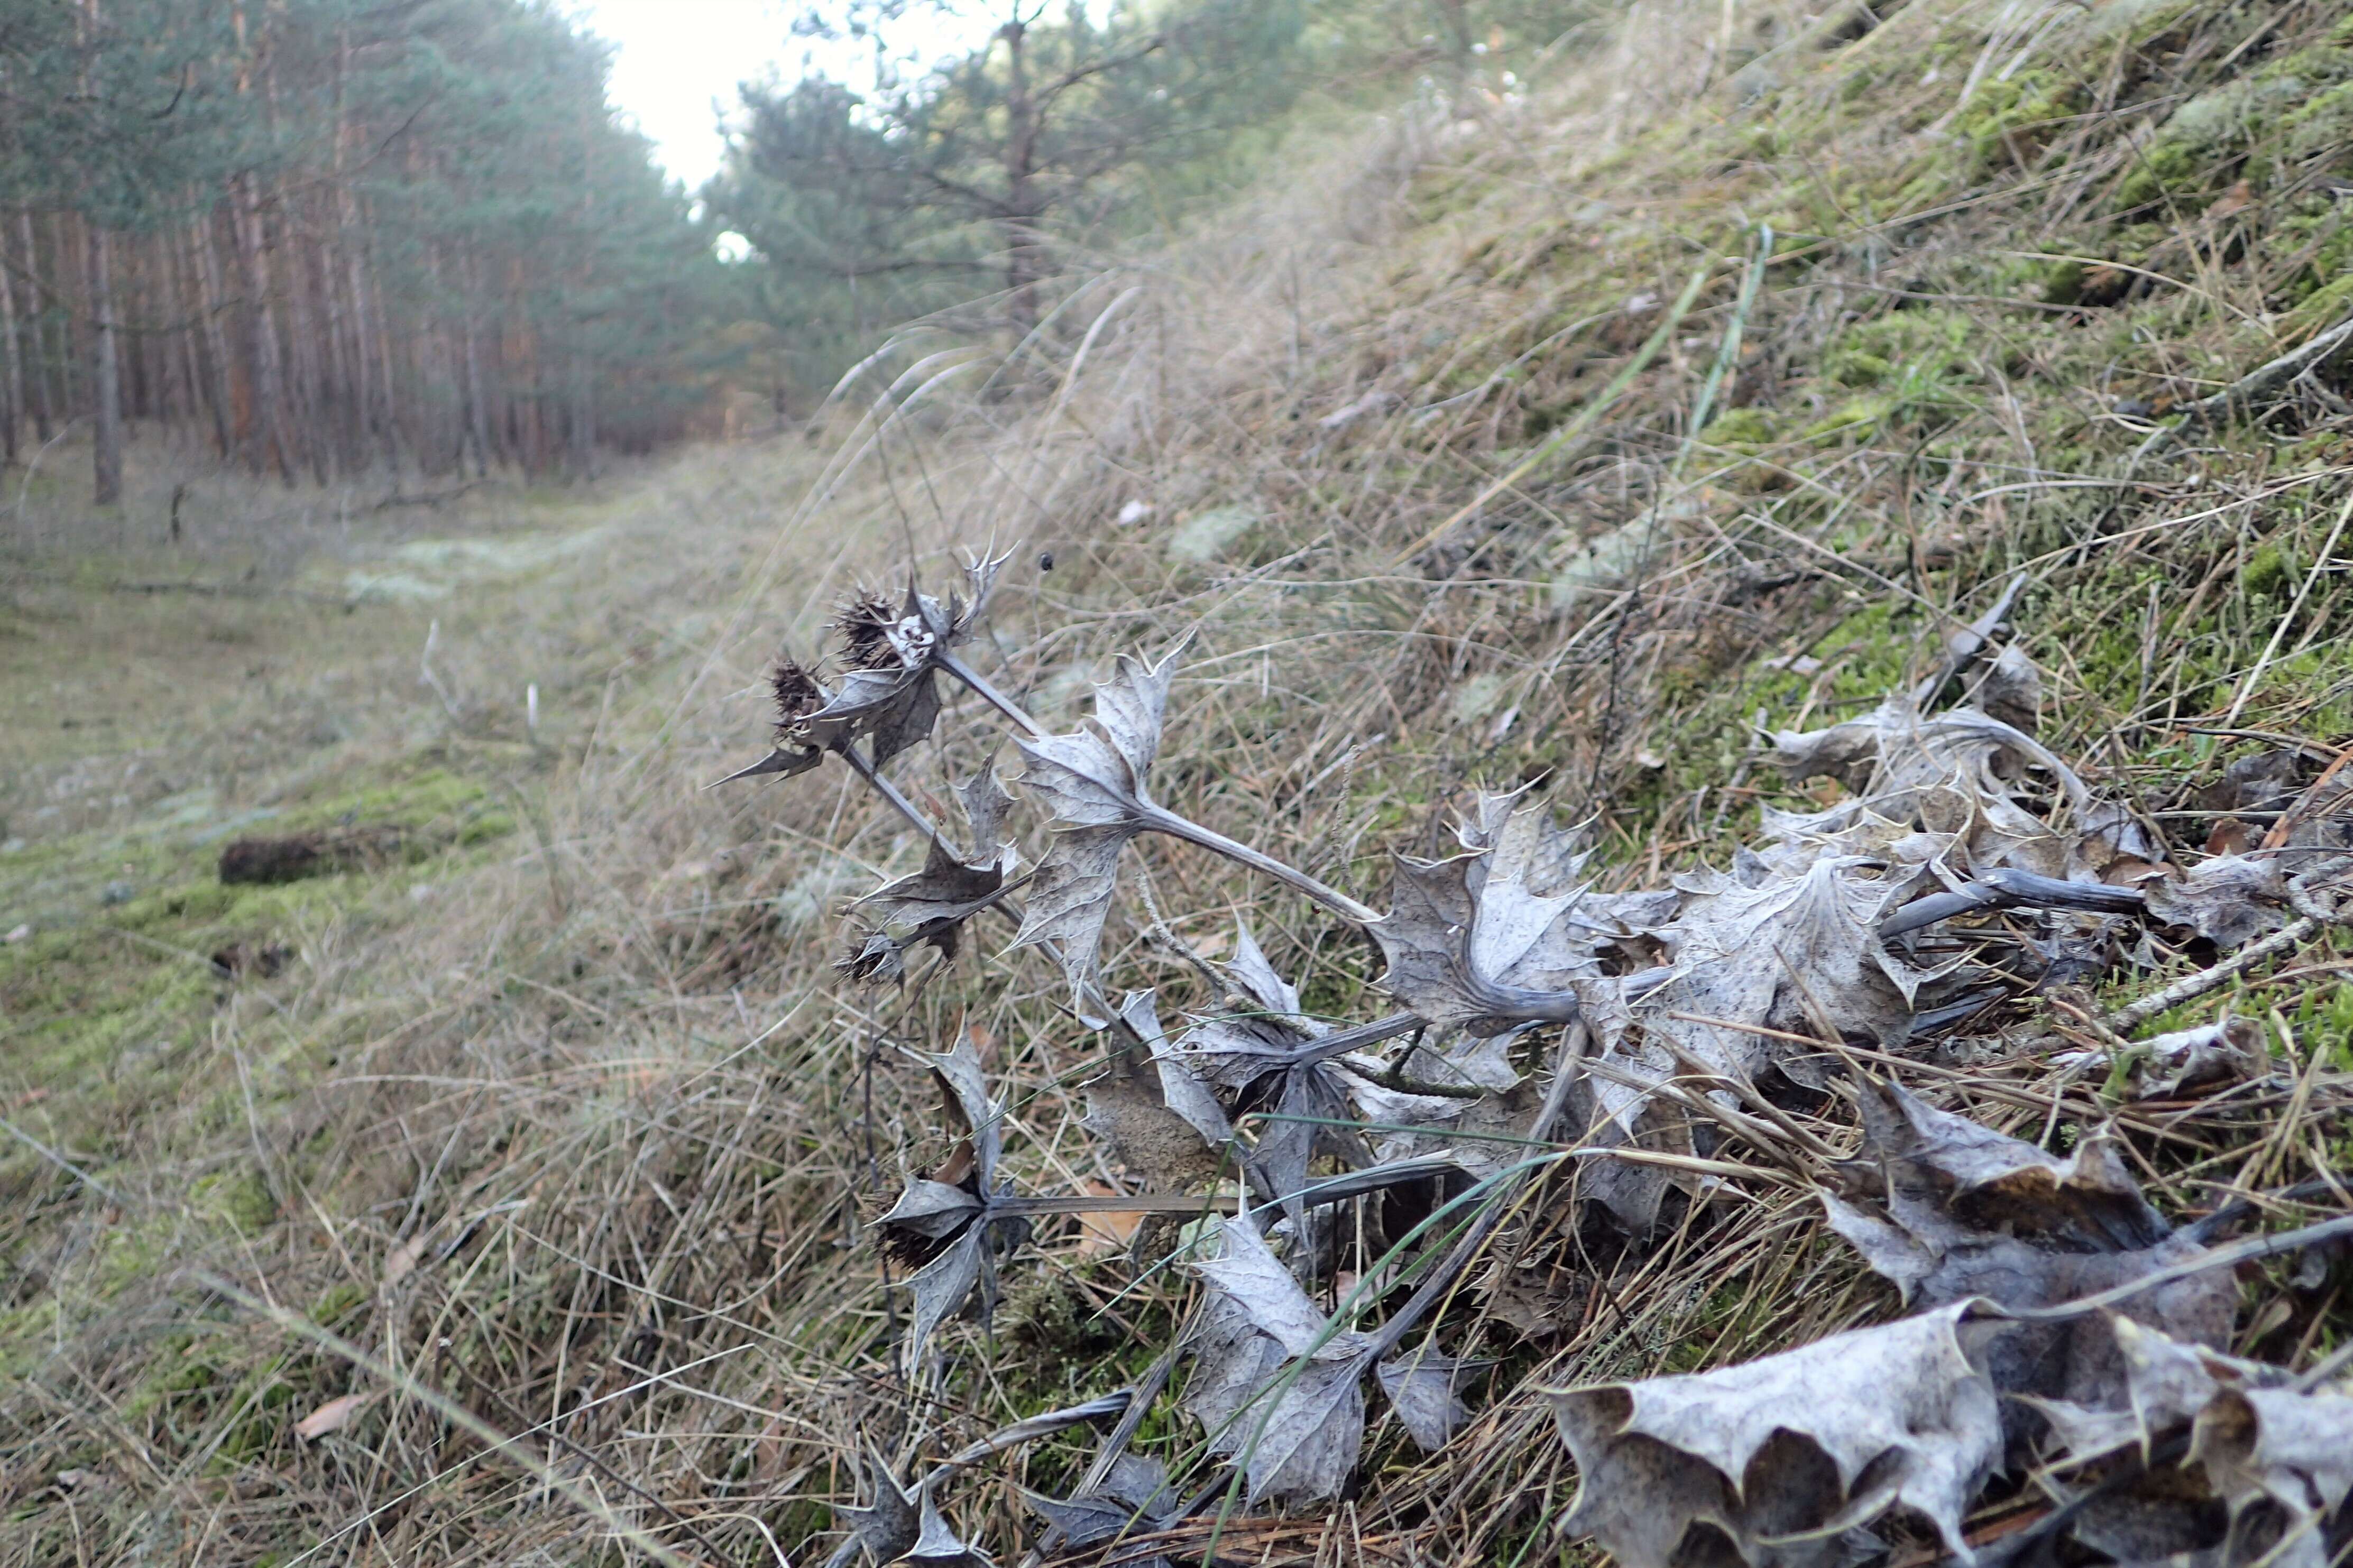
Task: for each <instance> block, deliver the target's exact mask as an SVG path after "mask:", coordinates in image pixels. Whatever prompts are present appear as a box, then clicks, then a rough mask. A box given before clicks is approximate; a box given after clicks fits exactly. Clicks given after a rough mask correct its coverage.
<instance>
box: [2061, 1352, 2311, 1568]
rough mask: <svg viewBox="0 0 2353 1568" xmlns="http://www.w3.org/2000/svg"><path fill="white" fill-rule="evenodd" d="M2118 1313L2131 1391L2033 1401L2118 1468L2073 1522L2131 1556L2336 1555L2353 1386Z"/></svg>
mask: <svg viewBox="0 0 2353 1568" xmlns="http://www.w3.org/2000/svg"><path fill="white" fill-rule="evenodd" d="M2109 1327H2110V1331H2111V1332H2112V1333H2113V1334H2114V1336H2115V1339H2116V1344H2117V1346H2118V1349H2119V1351H2120V1352H2121V1354H2122V1358H2123V1361H2124V1364H2125V1367H2126V1388H2125V1394H2124V1397H2123V1398H2122V1399H2121V1400H2120V1401H2118V1402H2116V1403H2115V1404H2113V1405H2102V1406H2087V1405H2080V1404H2075V1403H2072V1402H2069V1401H2064V1400H2038V1401H2033V1402H2032V1403H2033V1405H2035V1407H2036V1408H2037V1409H2038V1410H2039V1411H2040V1412H2041V1413H2042V1415H2043V1416H2044V1417H2045V1419H2046V1420H2047V1421H2048V1422H2049V1424H2050V1434H2051V1442H2052V1445H2053V1446H2054V1447H2056V1449H2057V1450H2058V1451H2059V1452H2060V1453H2061V1454H2063V1455H2064V1456H2065V1458H2066V1459H2067V1461H2068V1462H2069V1463H2070V1464H2071V1465H2073V1466H2076V1467H2079V1468H2080V1467H2086V1466H2088V1467H2091V1470H2090V1471H2089V1472H2088V1473H2092V1474H2100V1473H2105V1474H2106V1475H2107V1476H2109V1477H2110V1478H2111V1479H2109V1480H2108V1482H2107V1483H2106V1486H2105V1488H2104V1490H2105V1492H2106V1493H2107V1494H2108V1495H2106V1496H2104V1497H2101V1498H2098V1499H2097V1500H2096V1501H2097V1503H2098V1504H2099V1506H2097V1507H2094V1508H2091V1509H2087V1510H2084V1511H2083V1512H2082V1514H2081V1516H2080V1517H2078V1518H2076V1519H2074V1520H2073V1521H2071V1522H2070V1524H2069V1527H2068V1533H2069V1535H2070V1536H2071V1537H2072V1538H2073V1540H2074V1541H2075V1542H2078V1543H2080V1544H2081V1545H2083V1546H2084V1547H2088V1548H2089V1549H2091V1550H2092V1551H2094V1552H2101V1553H2104V1554H2106V1555H2110V1556H2115V1557H2118V1558H2119V1559H2120V1560H2125V1561H2153V1560H2156V1559H2157V1558H2160V1557H2168V1556H2186V1555H2188V1554H2190V1553H2193V1552H2194V1553H2196V1554H2197V1555H2198V1558H2199V1560H2200V1561H2205V1562H2212V1563H2256V1562H2263V1563H2275V1564H2295V1565H2296V1568H2325V1565H2326V1564H2327V1563H2330V1562H2332V1561H2334V1560H2335V1559H2336V1558H2337V1554H2338V1553H2339V1552H2342V1551H2343V1550H2344V1549H2345V1547H2346V1545H2347V1544H2348V1534H2353V1517H2348V1513H2347V1510H2346V1507H2345V1503H2346V1498H2347V1495H2348V1492H2353V1395H2349V1394H2346V1393H2343V1392H2339V1391H2336V1390H2331V1389H2326V1388H2321V1389H2308V1388H2306V1387H2303V1386H2302V1385H2301V1384H2299V1382H2298V1380H2296V1379H2295V1377H2294V1376H2293V1375H2292V1374H2290V1373H2288V1372H2287V1371H2286V1370H2285V1369H2284V1368H2281V1367H2274V1366H2266V1365H2263V1364H2262V1363H2256V1362H2249V1361H2242V1360H2241V1359H2239V1358H2238V1357H2236V1356H2229V1355H2224V1354H2221V1352H2216V1351H2213V1350H2211V1349H2207V1348H2205V1347H2203V1346H2200V1345H2196V1344H2188V1343H2184V1342H2180V1341H2179V1340H2176V1339H2173V1338H2171V1337H2170V1336H2168V1335H2167V1334H2165V1333H2163V1332H2161V1331H2158V1330H2157V1329H2154V1328H2150V1327H2147V1326H2145V1325H2143V1324H2140V1323H2137V1322H2134V1321H2131V1320H2129V1319H2125V1318H2116V1319H2114V1320H2112V1321H2111V1322H2110V1325H2109ZM2185 1439H2186V1441H2185ZM2119 1482H2122V1483H2124V1484H2122V1485H2119V1484H2118V1483H2119ZM2201 1504H2204V1505H2207V1506H2205V1507H2201V1506H2200V1505H2201ZM2211 1505H2220V1507H2219V1511H2220V1512H2221V1515H2222V1518H2223V1520H2224V1521H2225V1522H2224V1525H2223V1528H2222V1531H2221V1536H2220V1539H2217V1532H2216V1531H2215V1529H2214V1526H2213V1524H2212V1523H2211V1517H2210V1516H2211V1512H2212V1511H2215V1510H2213V1508H2212V1506H2211Z"/></svg>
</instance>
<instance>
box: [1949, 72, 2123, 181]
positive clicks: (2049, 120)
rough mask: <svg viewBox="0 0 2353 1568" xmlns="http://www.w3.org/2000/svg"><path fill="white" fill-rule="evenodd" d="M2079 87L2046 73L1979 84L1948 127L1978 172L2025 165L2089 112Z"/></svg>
mask: <svg viewBox="0 0 2353 1568" xmlns="http://www.w3.org/2000/svg"><path fill="white" fill-rule="evenodd" d="M2090 101H2091V95H2090V93H2089V92H2088V91H2087V90H2086V89H2084V86H2083V84H2081V83H2080V82H2076V81H2072V80H2063V79H2060V78H2059V77H2058V76H2057V75H2056V74H2055V73H2053V72H2052V71H2048V70H2025V71H2021V72H2019V73H2018V74H2017V75H2015V76H2012V77H2010V78H2007V79H2000V78H1997V79H1994V80H1991V81H1985V82H1980V83H1979V84H1978V89H1977V91H1976V92H1975V93H1974V94H1972V95H1971V97H1970V99H1969V101H1968V104H1967V105H1966V106H1964V107H1963V109H1962V110H1961V112H1960V114H1959V115H1958V116H1957V118H1956V119H1955V121H1954V122H1953V129H1954V131H1955V132H1957V133H1958V134H1959V135H1960V137H1961V138H1962V139H1963V140H1964V141H1965V142H1968V148H1969V153H1970V156H1971V158H1972V160H1973V161H1974V163H1975V165H1976V168H1977V169H1978V171H1986V170H1992V169H2001V168H2008V167H2010V166H2011V165H2013V164H2023V163H2033V162H2034V161H2035V160H2036V158H2038V157H2039V156H2040V155H2041V153H2042V150H2043V148H2044V146H2045V145H2046V144H2047V143H2048V142H2049V141H2050V139H2051V137H2052V135H2053V134H2054V133H2055V132H2057V131H2058V129H2059V128H2060V127H2061V126H2062V125H2063V124H2064V123H2065V122H2066V121H2069V120H2071V119H2073V117H2074V116H2076V115H2078V114H2081V113H2083V112H2084V110H2085V109H2087V108H2088V107H2089V106H2090Z"/></svg>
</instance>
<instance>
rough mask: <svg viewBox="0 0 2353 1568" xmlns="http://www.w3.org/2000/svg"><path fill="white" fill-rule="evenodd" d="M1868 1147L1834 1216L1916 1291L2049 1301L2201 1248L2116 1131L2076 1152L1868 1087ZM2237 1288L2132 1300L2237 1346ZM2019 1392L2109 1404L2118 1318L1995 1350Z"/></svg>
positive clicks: (2203, 1338) (2031, 1334)
mask: <svg viewBox="0 0 2353 1568" xmlns="http://www.w3.org/2000/svg"><path fill="white" fill-rule="evenodd" d="M1862 1088H1863V1092H1862V1096H1861V1104H1862V1119H1863V1138H1864V1147H1863V1156H1862V1158H1860V1159H1857V1160H1855V1161H1853V1162H1852V1163H1850V1164H1849V1165H1847V1166H1846V1167H1845V1168H1844V1169H1843V1171H1842V1172H1841V1176H1842V1178H1843V1180H1844V1183H1845V1187H1846V1190H1845V1192H1844V1193H1843V1194H1835V1193H1830V1192H1824V1193H1822V1194H1820V1197H1821V1201H1822V1205H1823V1207H1824V1208H1825V1209H1826V1210H1827V1211H1828V1213H1829V1216H1830V1222H1831V1228H1832V1229H1833V1230H1835V1231H1837V1232H1838V1233H1839V1235H1840V1236H1841V1237H1845V1238H1846V1240H1847V1241H1848V1242H1849V1243H1850V1244H1852V1246H1853V1247H1855V1249H1856V1250H1857V1251H1858V1252H1860V1253H1862V1257H1863V1260H1864V1261H1865V1262H1866V1263H1868V1264H1870V1265H1871V1267H1872V1268H1873V1269H1874V1270H1875V1271H1877V1272H1878V1273H1879V1274H1881V1275H1882V1276H1883V1277H1884V1278H1886V1279H1889V1280H1890V1281H1892V1282H1893V1283H1894V1286H1895V1288H1896V1289H1898V1290H1899V1291H1901V1292H1902V1293H1903V1295H1904V1298H1905V1300H1906V1301H1907V1302H1912V1303H1915V1304H1916V1305H1923V1306H1926V1307H1931V1308H1936V1307H1943V1306H1946V1305H1947V1304H1950V1303H1953V1302H1956V1301H1960V1300H1968V1299H1969V1298H1973V1297H1983V1298H1985V1299H1986V1300H1990V1301H1993V1302H1995V1303H1997V1304H1999V1305H2000V1306H2004V1307H2042V1306H2049V1305H2052V1304H2053V1303H2056V1302H2061V1301H2066V1300H2073V1299H2075V1298H2077V1297H2081V1296H2087V1295H2090V1294H2092V1293H2094V1291H2098V1290H2105V1289H2109V1288H2110V1287H2112V1286H2116V1285H2121V1284H2125V1283H2126V1282H2128V1281H2131V1280H2134V1279H2140V1278H2142V1277H2144V1276H2146V1275H2147V1274H2151V1273H2154V1272H2156V1271H2157V1270H2158V1269H2159V1268H2164V1267H2166V1266H2167V1265H2168V1264H2172V1263H2177V1262H2179V1261H2181V1260H2182V1259H2183V1258H2189V1257H2193V1256H2196V1255H2197V1254H2198V1253H2200V1251H2201V1250H2202V1249H2201V1248H2200V1247H2199V1245H2198V1244H2197V1243H2196V1242H2195V1241H2194V1240H2192V1239H2190V1238H2189V1237H2182V1236H2178V1235H2176V1234H2174V1232H2173V1231H2172V1229H2171V1227H2170V1226H2168V1225H2167V1224H2166V1223H2165V1221H2164V1219H2163V1218H2162V1217H2161V1216H2160V1215H2158V1213H2157V1211H2156V1210H2155V1209H2153V1208H2151V1207H2150V1206H2149V1205H2148V1202H2147V1199H2146V1198H2144V1197H2143V1196H2142V1195H2141V1193H2140V1189H2139V1187H2138V1186H2137V1184H2135V1183H2134V1181H2133V1180H2132V1177H2131V1175H2130V1174H2129V1173H2127V1172H2126V1169H2125V1167H2124V1163H2123V1161H2122V1159H2121V1157H2120V1156H2119V1155H2118V1154H2117V1152H2116V1146H2115V1144H2114V1142H2112V1141H2111V1140H2110V1139H2109V1138H2108V1137H2107V1136H2106V1134H2105V1131H2092V1132H2090V1133H2088V1134H2086V1135H2085V1136H2084V1140H2083V1141H2082V1142H2080V1143H2079V1144H2078V1145H2077V1146H2076V1149H2075V1151H2074V1152H2073V1153H2072V1154H2070V1155H2069V1156H2068V1157H2067V1158H2066V1159H2064V1160H2062V1159H2059V1158H2057V1157H2056V1156H2054V1155H2051V1154H2047V1153H2045V1152H2042V1150H2040V1149H2038V1148H2036V1147H2035V1146H2034V1145H2032V1144H2031V1143H2025V1142H2020V1141H2019V1140H2017V1139H2015V1138H2009V1137H2005V1136H2003V1135H2002V1134H2000V1133H1999V1132H1996V1131H1992V1130H1991V1129H1989V1128H1986V1127H1982V1126H1979V1125H1978V1123H1976V1122H1974V1121H1968V1119H1966V1118H1964V1117H1960V1116H1956V1115H1953V1114H1952V1113H1951V1112H1949V1111H1944V1110H1936V1108H1935V1107H1933V1106H1929V1105H1926V1104H1923V1103H1922V1102H1921V1101H1920V1100H1917V1099H1915V1098H1914V1097H1913V1096H1912V1095H1910V1094H1909V1093H1907V1092H1905V1090H1904V1089H1902V1088H1901V1087H1899V1086H1897V1085H1895V1084H1893V1083H1879V1082H1871V1083H1866V1084H1865V1085H1863V1086H1862ZM2237 1301H2238V1290H2237V1287H2236V1285H2235V1284H2234V1283H2233V1282H2232V1279H2231V1277H2230V1276H2229V1274H2228V1273H2227V1272H2217V1271H2209V1272H2206V1273H2201V1274H2196V1275H2192V1276H2191V1277H2189V1279H2179V1280H2176V1281H2174V1282H2172V1283H2170V1284H2168V1285H2163V1286H2159V1287H2157V1288H2155V1289H2150V1290H2148V1291H2147V1292H2146V1293H2145V1294H2143V1295H2141V1296H2138V1297H2136V1298H2134V1299H2133V1300H2132V1301H2131V1302H2130V1303H2129V1304H2128V1305H2127V1307H2126V1315H2127V1316H2129V1317H2131V1318H2132V1319H2134V1320H2135V1321H2139V1322H2143V1323H2148V1324H2163V1325H2165V1326H2166V1327H2167V1328H2168V1330H2170V1331H2173V1332H2175V1333H2178V1334H2179V1335H2181V1336H2182V1337H2184V1338H2187V1339H2190V1340H2193V1341H2196V1342H2200V1343H2208V1344H2215V1345H2219V1344H2221V1343H2223V1342H2226V1341H2227V1339H2228V1338H2229V1335H2230V1331H2231V1322H2232V1316H2233V1314H2234V1311H2235V1310H2236V1306H2237ZM1989 1355H1990V1356H1991V1364H1992V1368H1993V1374H1994V1378H1995V1381H1996V1383H1997V1384H1999V1385H2000V1388H2001V1390H2002V1392H2003V1393H2005V1394H2037V1395H2042V1396H2044V1397H2056V1398H2065V1399H2072V1400H2074V1401H2076V1402H2077V1403H2080V1404H2088V1405H2106V1404H2111V1403H2113V1402H2114V1400H2115V1399H2116V1397H2117V1396H2118V1395H2119V1394H2120V1393H2121V1390H2122V1386H2123V1379H2124V1369H2123V1365H2122V1363H2121V1361H2120V1359H2119V1356H2118V1352H2117V1351H2116V1345H2115V1341H2114V1337H2113V1335H2111V1334H2110V1332H2109V1331H2108V1328H2107V1323H2106V1321H2105V1320H2094V1319H2080V1320H2077V1321H2072V1322H2064V1323H2050V1324H2031V1325H2029V1324H2021V1325H2019V1326H2017V1327H2016V1328H2014V1329H2011V1330H2010V1331H2005V1332H2003V1333H2002V1334H2000V1336H1998V1337H1997V1338H1996V1340H1995V1341H1994V1342H1992V1344H1991V1346H1990V1348H1989Z"/></svg>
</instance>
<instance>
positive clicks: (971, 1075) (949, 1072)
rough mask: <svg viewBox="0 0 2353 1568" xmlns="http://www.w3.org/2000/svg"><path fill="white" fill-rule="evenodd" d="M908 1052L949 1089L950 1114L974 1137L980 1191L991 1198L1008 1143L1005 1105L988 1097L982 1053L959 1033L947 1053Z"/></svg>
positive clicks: (948, 1104)
mask: <svg viewBox="0 0 2353 1568" xmlns="http://www.w3.org/2000/svg"><path fill="white" fill-rule="evenodd" d="M907 1054H908V1055H909V1056H911V1057H913V1058H915V1059H916V1060H917V1061H919V1062H922V1063H923V1065H924V1066H925V1067H927V1068H931V1069H932V1073H933V1076H934V1077H935V1078H936V1079H938V1080H939V1083H940V1087H941V1089H943V1090H944V1091H945V1104H946V1109H947V1110H948V1112H949V1114H950V1115H952V1116H954V1117H955V1119H956V1120H957V1121H959V1122H961V1123H962V1124H963V1126H964V1129H965V1131H966V1132H967V1133H968V1134H969V1135H970V1136H971V1138H972V1152H973V1162H974V1166H975V1169H976V1173H977V1177H978V1181H979V1184H980V1193H981V1195H982V1196H983V1197H987V1195H988V1194H991V1193H993V1192H995V1191H996V1188H997V1158H998V1155H999V1153H1000V1152H1001V1151H1002V1150H1003V1149H1004V1146H1005V1129H1004V1121H1005V1107H1004V1106H1002V1105H1000V1104H999V1103H997V1101H996V1100H991V1099H990V1098H989V1096H988V1082H987V1079H986V1078H985V1077H984V1076H983V1075H982V1071H981V1066H980V1053H979V1052H978V1051H977V1050H976V1049H974V1048H973V1043H972V1036H971V1035H970V1034H968V1033H965V1034H959V1035H957V1037H956V1042H955V1045H953V1046H951V1047H949V1048H948V1049H947V1050H946V1051H944V1052H934V1051H918V1050H910V1051H909V1052H908V1053H907Z"/></svg>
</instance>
